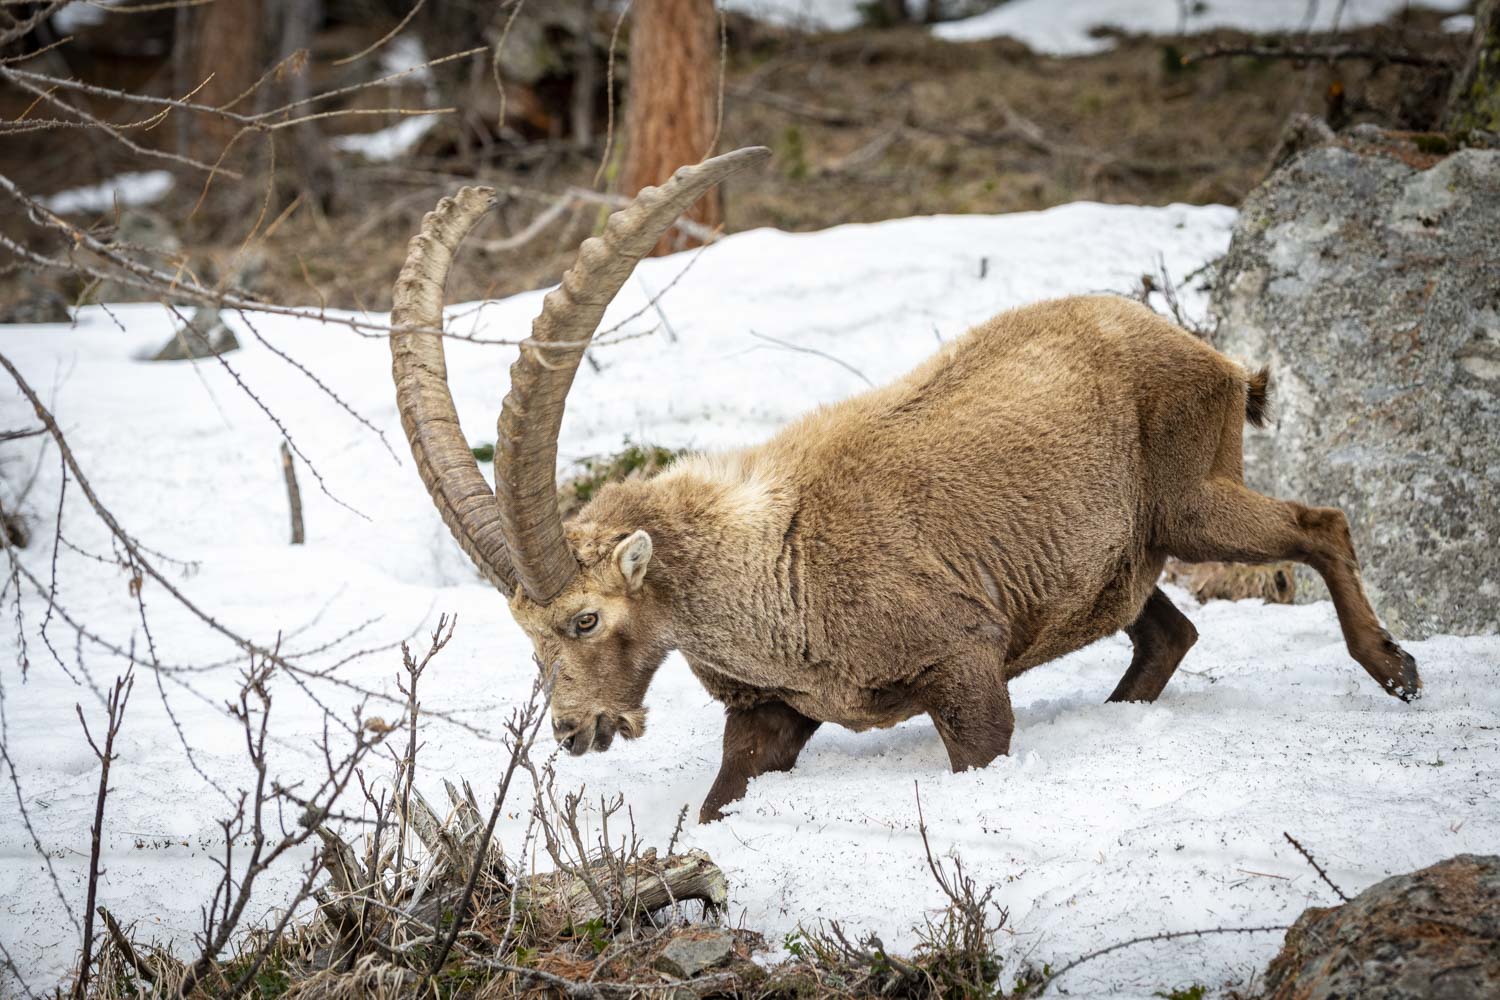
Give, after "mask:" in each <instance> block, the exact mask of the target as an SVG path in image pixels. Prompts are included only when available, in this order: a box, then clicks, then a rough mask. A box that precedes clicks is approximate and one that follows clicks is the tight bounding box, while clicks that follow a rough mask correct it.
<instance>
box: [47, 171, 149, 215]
mask: <svg viewBox="0 0 1500 1000" xmlns="http://www.w3.org/2000/svg"><path fill="white" fill-rule="evenodd" d="M172 183H173V181H172V175H171V174H170V173H168V172H167V171H165V170H143V171H139V172H135V173H124V174H116V175H115V176H114V177H111V178H110V179H109V180H107V181H101V182H99V183H98V184H90V185H89V186H87V187H76V188H68V189H67V190H66V191H59V192H57V194H54V195H48V196H47V197H46V198H43V199H42V204H43V205H46V206H47V208H49V209H50V210H52V211H54V212H56V213H57V214H58V215H71V214H74V213H78V212H108V211H110V210H111V209H113V208H114V207H115V206H116V205H119V206H121V207H122V208H123V207H126V206H131V205H152V204H155V203H156V202H158V201H161V200H162V198H164V197H166V194H167V192H168V191H170V190H172Z"/></svg>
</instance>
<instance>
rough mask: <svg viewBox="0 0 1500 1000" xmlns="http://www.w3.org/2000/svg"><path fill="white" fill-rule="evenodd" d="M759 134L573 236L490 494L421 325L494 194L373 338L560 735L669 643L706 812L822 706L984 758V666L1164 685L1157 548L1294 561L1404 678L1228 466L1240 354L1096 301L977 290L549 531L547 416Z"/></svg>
mask: <svg viewBox="0 0 1500 1000" xmlns="http://www.w3.org/2000/svg"><path fill="white" fill-rule="evenodd" d="M768 156H769V152H768V151H767V150H765V149H762V148H750V149H741V150H738V151H736V152H733V153H728V154H725V155H723V156H718V157H715V158H713V159H710V160H706V161H704V162H703V163H700V164H698V165H696V166H691V167H684V168H682V169H681V170H678V171H677V173H676V175H675V176H674V177H673V178H672V179H671V180H670V181H668V182H667V183H666V184H664V185H663V186H662V187H660V188H646V189H645V190H643V191H642V192H641V193H640V195H639V196H638V197H637V198H636V199H635V201H634V202H633V203H632V204H631V205H630V206H629V207H627V208H624V209H622V210H621V211H619V212H617V213H616V214H615V215H613V216H612V217H611V218H610V219H609V222H608V224H607V226H606V227H605V229H604V232H603V234H602V235H601V236H599V237H596V238H592V239H589V240H587V241H585V242H584V244H583V246H582V248H581V249H580V250H579V254H578V260H577V262H576V263H575V264H574V266H573V268H572V269H571V270H570V271H568V273H567V274H566V275H564V276H563V280H562V284H561V285H560V287H558V288H557V289H555V290H553V291H552V292H550V293H549V294H548V295H547V297H546V301H545V304H544V305H543V307H542V311H541V315H539V316H538V317H537V318H536V320H535V322H534V324H533V326H532V330H531V336H530V338H529V339H527V340H526V341H525V342H524V343H523V344H522V347H521V352H520V358H519V359H518V360H517V361H516V362H515V364H514V365H513V366H512V368H511V387H510V392H509V394H508V395H507V396H506V398H505V402H504V404H503V406H502V408H501V411H500V420H499V435H498V438H499V439H498V442H497V444H496V448H495V480H496V485H495V489H494V490H493V491H492V490H491V489H490V487H489V485H488V484H487V483H486V482H485V480H484V478H483V476H482V475H481V474H480V472H479V469H478V466H477V464H476V463H475V460H474V457H473V455H472V453H471V452H470V450H469V446H468V443H467V442H466V441H465V439H464V437H463V435H462V433H461V431H460V429H459V425H458V418H457V415H456V413H455V411H454V406H453V399H452V396H451V395H450V394H449V391H448V385H447V372H446V369H445V367H444V360H443V345H442V338H441V336H439V335H437V334H436V333H435V331H438V330H440V329H441V326H442V305H443V284H444V280H445V278H446V276H447V273H448V268H449V265H450V263H451V261H452V258H453V255H454V253H455V251H456V250H457V247H458V245H459V243H460V241H462V239H463V238H464V236H465V234H467V232H468V231H469V229H470V228H471V227H472V226H473V225H474V223H475V222H476V221H477V220H478V219H479V218H481V217H482V216H483V215H484V213H485V212H486V211H487V210H488V209H489V208H490V206H491V205H492V204H493V201H494V194H493V192H492V191H489V190H487V189H484V188H466V189H464V190H462V191H460V192H459V193H458V194H457V195H456V196H455V197H454V198H451V199H446V198H445V199H444V200H443V201H442V202H441V203H440V204H439V205H438V207H437V209H436V211H434V212H432V213H431V214H429V215H428V216H427V217H426V219H425V220H424V221H423V224H422V230H421V233H420V234H419V235H417V236H416V237H415V238H414V239H413V240H412V242H411V247H410V252H409V254H408V256H407V260H406V265H405V267H404V268H403V269H402V271H401V276H400V278H399V279H398V280H397V282H396V288H395V312H394V316H393V322H394V325H395V327H396V328H397V331H398V332H396V333H394V334H393V335H392V336H391V352H392V356H393V368H394V375H395V380H396V395H397V400H398V403H399V407H400V412H401V420H402V424H403V426H404V427H405V429H406V434H407V437H408V439H409V440H410V442H411V447H412V453H413V455H414V456H415V458H416V465H417V469H418V471H419V472H420V473H421V476H422V480H423V482H424V483H425V484H426V485H427V489H428V491H429V492H430V493H431V495H432V499H433V502H434V503H435V504H436V505H437V507H438V510H439V511H440V512H441V513H442V516H443V519H444V520H445V521H446V522H447V524H448V527H449V528H450V529H451V530H452V532H453V535H454V537H455V538H456V539H457V540H458V543H459V545H461V546H462V547H463V549H464V551H465V552H467V553H468V554H469V556H470V557H471V558H472V559H473V560H474V562H475V564H476V565H477V566H478V567H479V569H480V570H481V571H482V572H483V573H484V574H485V575H486V576H487V577H488V578H489V579H490V580H491V581H493V583H494V584H495V585H496V586H497V587H499V588H500V589H501V590H502V591H503V592H504V593H505V594H506V595H507V596H508V597H509V598H510V607H511V613H512V614H513V615H514V616H515V619H516V621H517V622H518V623H519V624H520V625H521V627H522V628H523V629H524V630H525V631H526V633H527V635H528V636H530V638H531V641H532V643H533V645H534V647H535V650H536V655H537V660H538V663H539V664H540V666H541V669H542V670H543V671H544V672H545V673H546V674H547V675H549V676H551V677H552V678H553V689H552V721H553V728H554V731H555V733H556V736H557V738H558V740H560V741H561V743H562V745H563V746H564V747H565V748H566V749H568V750H569V751H571V752H572V753H574V754H582V753H585V752H587V751H589V750H605V749H608V747H609V746H610V744H611V742H612V741H613V740H614V738H615V737H616V736H622V737H624V738H626V739H634V738H636V737H639V736H641V735H642V734H643V733H644V732H645V728H646V709H645V707H644V700H645V695H646V689H647V687H648V686H649V685H650V683H651V678H652V676H653V674H654V673H655V672H656V670H657V668H658V667H659V666H660V664H661V663H662V661H663V659H665V657H666V656H667V654H668V653H669V652H671V651H672V650H674V649H675V650H679V651H680V652H681V653H682V655H683V658H684V659H685V660H686V661H687V663H688V666H689V667H691V668H692V671H693V673H694V674H695V675H697V677H698V679H699V680H700V681H701V682H702V683H703V686H704V687H705V688H707V690H708V692H709V693H710V694H711V695H712V696H713V697H714V698H715V699H717V700H718V701H720V702H722V703H723V704H724V707H725V723H724V756H723V764H722V766H721V768H720V771H719V775H718V778H717V780H715V782H714V784H713V787H712V789H711V790H710V791H709V794H708V797H707V799H706V800H705V801H704V803H703V807H702V811H701V814H700V815H701V818H702V819H703V820H704V821H708V820H713V819H717V818H718V817H719V816H721V815H722V810H723V808H724V806H725V805H726V804H727V803H730V802H733V801H734V800H736V799H738V798H739V797H740V796H742V795H743V794H744V792H745V788H746V785H747V783H748V782H749V780H750V779H751V778H753V777H755V776H756V775H759V774H763V773H765V772H767V771H778V770H787V769H789V768H791V767H792V765H793V764H794V763H795V761H796V759H797V755H798V753H799V752H800V751H801V749H802V747H803V746H804V745H805V744H806V743H807V740H808V738H809V737H811V736H812V734H813V732H814V731H815V730H817V728H818V727H819V726H820V725H822V724H823V723H825V722H831V723H836V724H838V725H841V726H846V727H848V728H850V729H855V730H862V729H870V728H876V727H882V726H891V725H894V724H896V723H898V722H901V721H903V720H905V719H909V718H911V717H913V716H916V715H922V714H926V715H927V716H929V717H930V718H931V719H932V721H933V723H934V725H936V727H937V731H938V734H939V736H940V737H941V738H942V741H943V744H944V746H945V747H946V748H947V751H948V757H949V760H950V761H951V763H952V766H953V769H954V770H955V771H957V770H963V769H965V768H970V767H983V766H984V765H986V764H988V763H989V762H990V761H991V760H993V759H994V758H995V757H996V756H998V755H1000V754H1004V753H1006V752H1008V750H1009V748H1010V738H1011V730H1012V727H1013V725H1014V720H1013V716H1012V713H1011V706H1010V697H1009V694H1008V691H1007V687H1006V685H1007V682H1008V681H1010V680H1011V679H1012V678H1014V677H1017V676H1019V675H1020V674H1021V673H1023V672H1025V671H1027V670H1030V669H1031V668H1032V667H1034V666H1036V665H1038V664H1040V663H1045V662H1047V661H1048V660H1052V659H1055V658H1057V657H1059V656H1062V655H1063V654H1065V653H1068V652H1070V651H1072V650H1075V649H1078V648H1080V647H1082V646H1084V645H1087V644H1088V643H1091V642H1093V641H1095V640H1097V639H1100V638H1102V637H1104V636H1107V635H1110V634H1111V633H1113V632H1116V631H1118V630H1120V629H1124V630H1125V632H1126V634H1127V635H1129V636H1130V639H1131V641H1132V643H1133V644H1134V650H1135V651H1134V655H1133V657H1132V658H1131V661H1130V665H1129V667H1128V668H1126V670H1125V675H1124V677H1123V678H1121V680H1120V683H1119V685H1118V686H1117V687H1116V688H1115V690H1114V693H1113V694H1111V695H1110V700H1111V701H1152V700H1154V699H1155V698H1156V697H1157V696H1158V695H1160V694H1161V692H1162V689H1163V688H1164V687H1165V686H1166V684H1167V681H1168V680H1169V679H1170V678H1171V676H1172V673H1173V671H1174V670H1175V669H1176V668H1177V665H1178V663H1179V662H1180V661H1181V660H1182V657H1183V655H1184V654H1185V653H1186V652H1187V651H1188V649H1189V648H1190V647H1191V646H1192V645H1193V643H1194V641H1195V640H1196V639H1197V632H1196V631H1195V630H1194V628H1193V626H1192V624H1191V623H1190V622H1189V621H1188V619H1187V618H1186V617H1184V616H1183V614H1182V613H1181V612H1180V611H1178V610H1177V609H1176V607H1174V606H1173V604H1172V602H1171V601H1170V600H1169V599H1168V598H1167V597H1166V596H1165V595H1164V594H1163V593H1162V592H1161V590H1159V589H1157V586H1156V581H1157V577H1158V575H1159V574H1160V572H1161V569H1162V565H1163V563H1164V562H1165V560H1166V559H1167V558H1168V557H1169V556H1176V557H1177V558H1179V559H1184V560H1189V561H1201V560H1224V561H1231V562H1267V561H1271V560H1281V559H1294V560H1298V561H1301V562H1303V563H1306V564H1307V565H1309V566H1311V567H1312V568H1313V569H1315V570H1316V571H1317V572H1318V573H1320V574H1322V576H1323V579H1324V580H1326V581H1327V583H1328V589H1329V592H1330V594H1331V595H1332V597H1333V603H1334V607H1335V608H1336V609H1337V611H1338V618H1339V624H1340V626H1341V627H1342V629H1343V633H1344V640H1345V643H1346V644H1347V646H1348V649H1349V654H1350V655H1351V656H1352V657H1353V658H1354V659H1355V660H1356V661H1358V662H1359V664H1360V665H1361V666H1363V667H1364V668H1365V670H1366V671H1368V672H1369V674H1370V676H1371V677H1373V678H1374V679H1375V680H1376V682H1377V683H1379V684H1380V686H1381V687H1382V688H1383V689H1384V690H1386V691H1387V692H1389V693H1390V694H1392V695H1395V696H1396V697H1399V698H1402V699H1404V700H1410V699H1412V698H1414V697H1416V696H1417V695H1418V694H1419V692H1420V688H1421V681H1420V680H1419V679H1418V676H1417V668H1416V663H1415V662H1414V661H1413V660H1412V658H1411V657H1410V656H1409V655H1408V654H1407V653H1406V652H1405V651H1404V650H1402V649H1401V648H1400V647H1399V646H1397V645H1396V643H1395V642H1394V641H1392V639H1391V637H1390V635H1389V634H1388V633H1386V631H1385V630H1384V629H1383V628H1382V627H1381V625H1380V622H1379V620H1378V619H1377V618H1376V615H1375V612H1374V610H1373V609H1372V608H1371V607H1370V603H1369V600H1368V599H1367V598H1366V596H1365V591H1364V587H1363V586H1362V584H1361V582H1360V574H1359V564H1358V561H1357V560H1356V557H1355V554H1354V548H1353V545H1352V543H1351V541H1350V536H1349V528H1348V524H1347V522H1346V521H1345V519H1344V515H1343V514H1342V513H1341V512H1340V511H1338V510H1335V509H1332V508H1327V507H1308V506H1304V505H1303V504H1300V503H1296V502H1294V501H1288V500H1275V499H1272V498H1270V497H1266V496H1262V495H1260V494H1258V493H1255V492H1254V491H1252V490H1250V489H1248V488H1247V487H1246V486H1245V485H1244V482H1243V476H1242V466H1241V448H1240V436H1241V429H1242V425H1243V423H1244V421H1245V420H1246V419H1249V420H1250V421H1252V422H1256V423H1258V422H1260V421H1261V420H1262V419H1263V414H1264V408H1265V404H1266V394H1267V384H1266V376H1265V374H1264V372H1262V373H1260V374H1252V373H1250V372H1248V371H1246V370H1245V369H1244V368H1243V367H1241V366H1240V365H1239V364H1236V363H1235V362H1233V361H1231V360H1229V359H1228V358H1225V357H1224V356H1223V355H1221V354H1219V353H1218V352H1216V351H1214V350H1213V349H1212V348H1210V347H1208V346H1207V345H1205V344H1204V343H1202V342H1201V341H1199V340H1198V339H1197V338H1195V337H1193V336H1192V335H1191V334H1189V333H1187V332H1185V331H1183V330H1181V329H1179V328H1178V327H1176V326H1174V325H1172V324H1171V323H1169V322H1167V321H1166V320H1164V319H1162V318H1161V317H1159V316H1157V315H1156V314H1155V313H1153V312H1152V311H1151V310H1149V309H1147V308H1146V307H1145V306H1143V305H1139V304H1137V303H1134V302H1131V301H1129V300H1126V299H1123V298H1115V297H1110V296H1087V297H1080V298H1070V299H1061V300H1058V301H1053V302H1044V303H1040V304H1037V305H1032V306H1027V307H1024V308H1020V309H1014V310H1011V311H1009V312H1004V313H1001V314H1000V315H999V316H996V317H994V318H993V319H991V320H989V321H988V322H986V323H984V324H982V325H980V326H978V327H975V328H974V329H973V330H971V331H969V332H968V333H967V334H965V335H964V336H963V337H962V338H960V339H958V340H955V341H953V342H951V343H949V344H947V345H945V346H944V347H943V348H942V349H941V350H940V351H938V353H937V354H936V355H935V356H933V357H932V358H931V359H929V360H928V361H926V362H925V363H924V364H922V365H920V366H919V367H918V368H916V369H915V370H914V371H912V372H910V373H909V374H907V375H906V376H905V377H903V378H901V379H899V380H897V381H896V382H893V383H891V384H890V385H887V386H885V387H883V388H879V389H875V390H873V391H871V392H867V393H864V394H863V395H860V396H856V397H854V398H852V399H848V400H845V401H844V402H841V403H838V404H836V405H833V406H827V407H823V408H821V409H819V410H817V411H815V412H813V413H811V414H809V415H808V416H805V417H803V418H802V419H800V420H798V421H796V422H795V423H793V424H791V425H790V426H788V427H786V428H785V429H784V430H782V431H781V432H780V433H779V434H777V435H776V436H775V437H773V438H772V439H771V440H770V441H767V442H766V443H765V444H763V445H760V446H758V447H754V448H747V449H745V450H743V451H736V452H730V453H727V454H714V455H699V456H694V457H689V458H686V459H683V460H681V461H679V462H678V463H677V464H675V465H674V466H672V467H671V468H670V469H669V470H668V471H666V472H665V473H663V474H661V475H659V476H657V477H656V478H654V479H649V480H645V481H627V482H621V483H616V484H613V485H610V486H606V487H604V488H603V489H601V490H599V492H598V494H597V495H596V496H595V498H594V499H593V501H592V502H591V503H589V504H588V506H586V507H584V508H583V510H581V511H580V512H579V513H578V515H577V516H576V517H575V518H574V519H573V520H571V521H569V522H568V523H566V524H564V523H563V521H562V519H561V517H560V516H559V513H558V507H557V495H556V484H555V472H556V454H557V434H558V427H559V425H560V423H561V421H562V414H563V404H564V402H565V400H566V397H567V393H568V388H569V386H570V385H571V384H572V381H573V375H574V372H575V371H576V370H577V367H578V364H579V361H580V360H581V359H582V357H583V353H584V350H585V348H586V347H587V346H588V344H589V340H590V338H591V337H592V336H593V334H594V331H595V329H596V327H597V326H598V323H599V320H600V318H601V317H602V316H603V314H604V310H605V308H606V307H607V306H608V305H609V303H610V301H611V300H612V299H613V298H614V296H615V294H616V292H618V291H619V289H620V287H621V285H623V284H624V282H625V280H626V279H627V278H628V277H629V275H630V273H631V271H632V269H633V268H634V266H635V264H636V262H637V261H638V260H639V259H640V258H641V257H642V256H644V255H645V254H646V253H647V252H648V251H649V250H650V249H651V248H652V247H653V246H655V245H656V242H657V240H658V239H659V238H660V237H661V236H662V234H663V233H664V232H665V231H666V230H667V229H668V228H669V227H670V226H671V225H672V223H673V222H674V221H675V219H676V218H677V216H678V214H679V213H681V212H682V211H684V210H685V209H686V208H687V207H688V206H689V205H691V204H692V203H693V202H694V201H696V200H697V199H698V198H699V197H700V196H701V195H702V194H703V193H704V192H705V191H707V190H708V189H709V188H710V187H712V186H713V185H714V184H716V183H718V182H719V181H720V180H722V179H723V178H724V177H726V176H727V175H729V174H730V173H732V172H734V171H735V170H738V169H740V168H741V167H744V166H747V165H749V164H753V163H759V162H761V161H762V160H764V159H765V158H766V157H768Z"/></svg>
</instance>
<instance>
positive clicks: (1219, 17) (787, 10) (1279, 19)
mask: <svg viewBox="0 0 1500 1000" xmlns="http://www.w3.org/2000/svg"><path fill="white" fill-rule="evenodd" d="M724 6H725V7H727V8H728V9H730V10H738V11H741V12H743V13H746V14H750V15H752V16H754V17H758V18H761V19H762V20H766V21H770V22H772V23H775V24H784V25H787V26H790V27H798V28H804V29H808V30H825V31H841V30H845V29H848V28H852V27H855V26H856V25H858V24H859V23H860V10H859V8H860V0H725V2H724ZM1409 6H1411V7H1426V8H1429V9H1432V10H1439V11H1444V12H1451V11H1461V10H1464V9H1466V8H1467V7H1468V6H1469V4H1468V0H1422V2H1421V3H1411V2H1410V0H1346V2H1344V3H1336V2H1333V0H1328V2H1325V3H1317V2H1312V3H1309V2H1308V0H1207V2H1203V3H1198V2H1181V0H1009V2H1008V3H1002V4H1000V5H999V6H998V7H995V8H994V9H993V10H989V11H986V12H985V13H983V14H977V15H975V16H974V17H969V18H964V19H963V20H959V21H950V22H948V23H945V24H939V25H937V26H935V27H934V28H933V29H932V30H933V32H934V33H935V34H937V35H938V36H939V37H940V38H947V39H950V40H952V41H974V40H976V39H981V38H995V37H997V36H1001V35H1004V36H1008V37H1010V38H1014V39H1016V40H1018V41H1021V42H1025V43H1026V44H1027V45H1029V46H1031V48H1033V49H1034V50H1036V51H1037V52H1044V53H1047V54H1049V55H1063V56H1071V55H1084V54H1087V53H1090V52H1099V51H1102V50H1104V49H1107V48H1109V46H1110V45H1111V44H1113V43H1112V42H1111V41H1110V40H1109V39H1108V38H1096V37H1094V36H1093V34H1092V33H1093V31H1094V30H1095V29H1096V28H1115V29H1119V30H1122V31H1127V32H1130V33H1132V34H1142V35H1166V34H1180V33H1191V32H1195V31H1207V30H1209V29H1211V28H1239V29H1242V30H1245V31H1268V32H1275V31H1307V30H1313V31H1328V30H1331V29H1333V28H1334V27H1338V28H1342V29H1348V28H1362V27H1365V26H1366V25H1370V24H1379V23H1380V22H1382V21H1384V20H1386V19H1387V18H1389V17H1391V16H1392V15H1394V14H1397V13H1399V12H1400V11H1402V10H1403V9H1405V8H1407V7H1409ZM908 7H910V8H912V9H914V10H921V9H923V7H922V5H921V3H918V2H913V0H909V2H908ZM1471 25H1472V22H1471ZM1445 27H1446V26H1445ZM1454 30H1458V29H1456V28H1455V29H1454Z"/></svg>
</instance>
